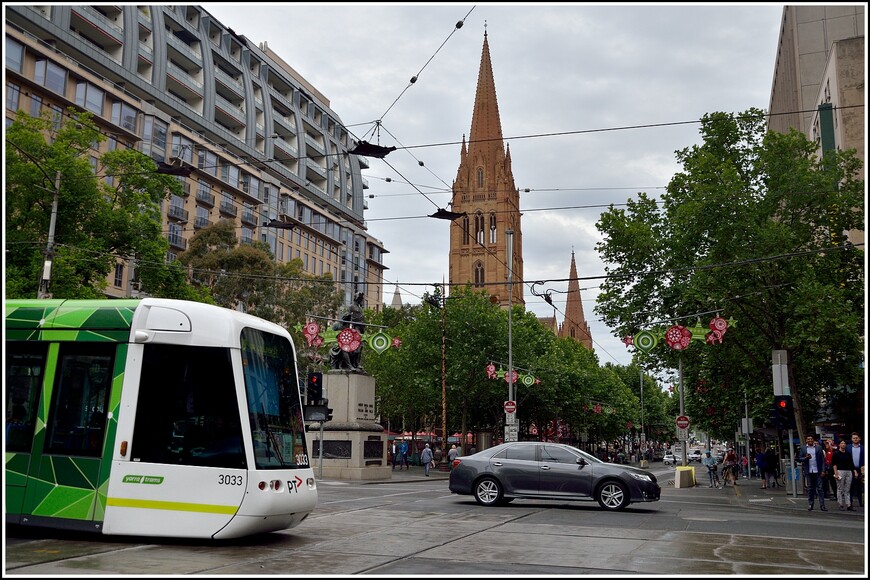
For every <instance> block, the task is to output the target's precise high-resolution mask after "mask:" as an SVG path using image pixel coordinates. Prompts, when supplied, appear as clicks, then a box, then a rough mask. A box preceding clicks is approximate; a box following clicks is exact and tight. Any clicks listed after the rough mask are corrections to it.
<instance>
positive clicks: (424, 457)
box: [420, 443, 435, 477]
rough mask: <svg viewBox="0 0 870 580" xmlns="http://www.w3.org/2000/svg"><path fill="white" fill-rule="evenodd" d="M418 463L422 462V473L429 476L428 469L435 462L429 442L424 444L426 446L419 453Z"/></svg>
mask: <svg viewBox="0 0 870 580" xmlns="http://www.w3.org/2000/svg"><path fill="white" fill-rule="evenodd" d="M420 463H422V464H423V475H425V476H426V477H429V469H430V468H432V467H433V464H434V463H435V457H434V456H433V455H432V450H431V449H430V448H429V444H428V443H427V444H426V447H424V448H423V452H422V453H421V454H420Z"/></svg>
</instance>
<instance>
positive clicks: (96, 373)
mask: <svg viewBox="0 0 870 580" xmlns="http://www.w3.org/2000/svg"><path fill="white" fill-rule="evenodd" d="M126 348H127V347H126V345H119V344H117V343H110V342H54V343H50V344H49V346H48V351H47V357H46V372H45V378H44V380H43V382H42V394H41V399H40V403H39V409H38V421H37V427H36V430H35V433H34V436H33V439H32V442H33V445H32V449H31V459H30V464H29V469H28V472H27V475H28V476H27V479H26V482H25V486H26V490H25V492H24V497H23V502H22V509H21V512H22V518H21V523H22V524H34V525H40V524H41V523H47V520H44V519H43V518H52V521H51V524H52V525H54V526H60V527H69V528H71V529H90V530H94V531H96V530H99V528H100V523H101V522H102V520H103V514H104V513H105V504H106V498H105V493H106V492H105V489H106V486H105V482H106V480H107V479H108V474H109V467H110V465H111V464H110V461H108V460H105V459H104V457H103V455H104V449H105V448H106V445H105V443H106V436H107V431H109V429H107V427H108V426H110V425H111V426H114V425H115V423H116V421H115V420H114V419H113V420H111V421H109V420H108V419H107V417H109V416H110V413H109V411H110V405H111V400H114V401H116V402H117V400H118V398H119V393H116V394H115V395H114V396H112V383H113V378H114V377H115V376H118V377H119V380H118V385H120V384H121V381H120V378H121V377H122V372H119V369H116V355H117V351H119V349H120V350H121V351H124V352H126ZM117 358H118V359H119V360H120V361H122V362H123V358H124V357H123V354H122V355H120V356H118V357H117ZM118 366H119V368H120V369H123V364H120V365H118ZM110 397H111V399H110ZM115 404H117V403H115ZM110 431H111V434H112V438H113V437H114V428H112V429H110ZM55 518H62V519H63V521H62V520H57V519H55Z"/></svg>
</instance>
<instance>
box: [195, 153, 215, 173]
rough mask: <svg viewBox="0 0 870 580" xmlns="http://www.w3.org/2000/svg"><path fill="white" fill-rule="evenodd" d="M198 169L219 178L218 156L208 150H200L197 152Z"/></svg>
mask: <svg viewBox="0 0 870 580" xmlns="http://www.w3.org/2000/svg"><path fill="white" fill-rule="evenodd" d="M197 157H198V160H197V167H199V168H200V169H202V170H203V171H205V172H206V173H208V174H209V175H214V176H215V177H217V168H218V156H217V155H216V154H214V153H212V152H211V151H209V150H208V149H200V150H199V151H197Z"/></svg>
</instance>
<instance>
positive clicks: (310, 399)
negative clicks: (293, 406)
mask: <svg viewBox="0 0 870 580" xmlns="http://www.w3.org/2000/svg"><path fill="white" fill-rule="evenodd" d="M305 392H306V402H307V403H308V404H309V405H316V404H317V401H319V400H320V399H322V398H323V373H308V385H307V386H306V389H305Z"/></svg>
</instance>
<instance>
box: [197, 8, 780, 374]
mask: <svg viewBox="0 0 870 580" xmlns="http://www.w3.org/2000/svg"><path fill="white" fill-rule="evenodd" d="M202 6H203V7H204V8H205V9H206V10H208V11H209V12H210V13H211V14H213V15H214V16H215V17H216V18H217V19H218V20H219V21H220V22H221V23H222V24H224V25H226V26H229V27H231V28H233V30H234V31H235V32H236V33H237V34H240V35H243V36H246V37H248V38H249V39H250V40H252V41H253V42H255V43H260V42H262V41H268V44H269V47H270V49H272V50H274V51H275V52H276V53H277V54H278V55H280V56H281V58H282V59H284V60H285V61H286V62H287V63H288V64H290V66H292V67H293V68H294V69H296V70H297V71H299V73H300V74H301V75H303V76H304V77H305V79H306V80H308V81H309V82H310V83H312V85H314V86H315V87H316V88H317V89H318V90H319V91H321V92H322V93H323V94H324V95H325V96H326V97H327V98H328V99H329V100H330V106H331V108H332V109H333V111H335V113H336V114H337V115H338V116H339V117H340V119H341V121H342V122H343V123H344V124H345V125H346V126H348V128H349V129H350V130H351V131H352V132H353V133H354V134H355V135H357V136H362V135H366V137H365V138H366V139H367V140H368V141H371V142H380V143H381V144H383V145H397V146H399V147H400V148H401V147H407V148H408V149H406V150H401V149H400V150H397V151H395V152H393V153H391V154H390V155H389V156H388V157H387V158H386V159H384V160H375V159H372V160H370V164H371V168H370V169H368V170H366V171H364V175H365V176H366V178H367V179H368V180H369V184H370V186H371V187H370V189H369V190H366V194H367V195H369V194H370V195H373V196H374V197H370V198H367V199H366V201H367V202H368V205H369V210H368V211H367V212H366V218H367V221H368V226H369V232H370V233H371V234H372V235H374V236H375V237H377V238H378V239H380V240H381V241H382V242H383V243H384V244H385V245H386V248H387V249H388V250H389V253H388V254H386V256H385V258H384V262H385V264H386V266H387V267H388V268H389V269H388V270H387V271H386V278H387V279H388V280H390V281H393V282H395V281H398V282H400V283H401V284H400V285H401V292H402V298H403V300H404V301H405V302H406V303H408V302H410V303H416V302H419V296H421V295H422V294H423V292H425V291H427V290H430V291H431V288H432V287H431V286H426V285H425V284H434V283H440V282H441V281H442V280H443V279H446V278H447V274H448V252H449V227H450V225H449V223H448V222H446V221H442V220H434V219H429V218H425V217H419V216H426V215H428V214H431V213H432V212H434V211H435V209H437V208H438V207H446V206H447V204H448V203H449V201H450V196H449V195H448V194H447V193H445V191H446V190H448V189H449V187H450V185H452V183H453V180H454V178H455V177H456V171H457V169H458V165H459V150H460V145H459V142H460V141H461V140H462V137H463V135H465V136H466V137H467V135H468V132H469V129H470V127H471V115H472V107H473V103H474V94H475V89H476V86H477V75H478V69H479V67H480V56H481V49H482V45H483V36H484V32H486V34H487V36H488V39H489V44H490V50H491V55H492V67H493V74H494V76H495V85H496V92H497V95H498V105H499V112H500V115H501V123H502V131H503V134H504V137H505V138H506V141H507V142H508V143H509V144H510V149H511V157H512V160H513V171H514V176H515V179H516V185H517V187H518V188H520V189H525V188H529V189H530V190H531V191H530V192H528V193H525V192H523V193H522V194H521V208H522V209H523V210H524V211H525V214H524V216H523V222H522V233H523V260H524V277H525V281H526V282H527V283H528V285H527V287H526V291H525V298H526V304H527V309H529V310H531V311H533V312H535V313H536V314H538V315H539V316H552V315H553V314H554V311H553V307H551V306H550V305H548V304H546V303H545V302H543V300H542V299H541V298H538V297H536V296H534V295H532V294H531V292H530V290H529V288H528V286H530V285H531V283H532V282H535V281H539V280H543V281H546V280H558V279H564V278H567V277H568V274H569V267H570V263H571V252H572V251H573V252H574V254H575V258H576V261H577V273H578V276H580V277H581V278H583V277H588V276H598V275H602V274H603V272H604V265H603V264H602V263H601V260H600V258H599V257H598V254H597V252H596V251H595V244H596V243H597V242H598V241H599V240H600V236H599V234H598V232H597V229H596V228H595V222H596V221H597V219H598V216H599V215H600V213H601V212H602V211H604V210H605V209H606V206H607V205H609V204H611V203H613V204H624V203H625V202H626V200H628V199H630V198H634V197H636V195H637V192H638V191H646V192H647V193H649V194H650V195H656V194H660V193H661V191H662V189H661V188H663V187H664V186H665V185H667V183H668V181H669V180H670V178H671V177H672V176H673V174H674V173H675V172H676V171H679V169H680V168H679V166H678V164H677V163H676V161H675V158H674V152H675V151H677V150H680V149H683V148H686V147H690V146H692V145H694V144H696V143H698V142H699V141H700V137H699V134H698V129H699V124H698V123H697V122H693V121H697V120H699V119H700V118H701V116H703V115H704V114H707V113H711V112H714V111H726V112H741V111H745V110H746V109H747V108H749V107H758V108H762V109H766V108H767V106H768V102H769V96H770V83H771V81H772V75H773V68H774V64H775V59H776V47H777V41H778V34H779V26H780V20H781V16H782V5H781V4H778V5H773V4H754V5H716V6H706V5H686V4H681V5H679V6H677V5H619V4H614V5H611V4H608V5H586V4H540V3H536V4H533V5H532V4H530V5H524V4H505V5H499V4H477V5H467V6H463V5H456V4H449V5H428V4H416V5H403V4H387V5H366V4H354V5H344V4H343V5H338V4H297V3H293V4H287V5H281V4H267V5H258V4H244V5H241V4H239V5H233V4H203V5H202ZM463 19H464V25H463V26H462V27H461V28H460V29H456V28H455V24H456V23H457V22H458V21H460V20H463ZM415 75H416V76H418V80H417V82H416V83H414V84H413V85H410V86H409V80H410V78H411V77H412V76H415ZM378 119H380V120H381V121H382V124H381V126H380V130H379V131H378V130H376V127H375V125H373V124H372V123H373V122H374V121H375V120H378ZM420 160H422V161H423V162H424V165H423V166H422V167H421V166H420V165H419V163H418V161H420ZM386 177H390V178H391V179H393V181H392V182H386V181H385V180H384V179H383V178H386ZM405 180H408V181H410V182H411V183H413V184H414V186H411V185H408V184H405V183H402V182H403V181H405ZM439 190H440V191H439ZM420 192H422V194H421V193H420ZM423 194H425V196H424V195H423ZM593 205H598V206H603V207H591V208H589V207H587V208H577V206H593ZM534 208H549V209H548V210H547V211H531V210H532V209H534ZM562 208H566V209H562ZM567 208H570V209H567ZM526 210H529V211H526ZM598 283H599V282H597V281H587V280H581V281H580V287H581V288H587V287H589V288H590V289H588V290H581V294H582V297H583V301H584V302H583V308H584V313H585V315H586V317H587V320H588V321H589V323H590V327H591V330H592V335H593V339H594V340H595V350H596V353H597V354H598V356H599V359H600V360H601V362H617V363H620V364H627V363H629V362H630V360H631V350H630V349H626V347H625V346H624V344H623V343H622V342H621V338H622V337H616V336H613V334H612V331H611V330H610V329H608V328H607V327H606V326H605V325H603V323H601V322H599V321H598V320H597V319H596V316H595V315H594V313H593V308H594V298H595V296H596V295H597V289H596V287H597V284H598ZM559 285H561V287H563V288H564V289H567V283H562V282H560V283H553V284H551V286H553V287H556V286H559ZM540 289H541V287H537V290H540ZM393 290H394V286H393V285H392V284H386V285H385V287H384V296H385V297H386V298H387V299H388V300H387V301H389V300H390V299H392V295H393ZM553 297H554V303H555V305H556V307H557V308H558V309H559V312H556V316H557V318H558V320H559V321H560V322H561V321H562V319H563V317H564V295H563V294H556V293H554V294H553Z"/></svg>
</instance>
